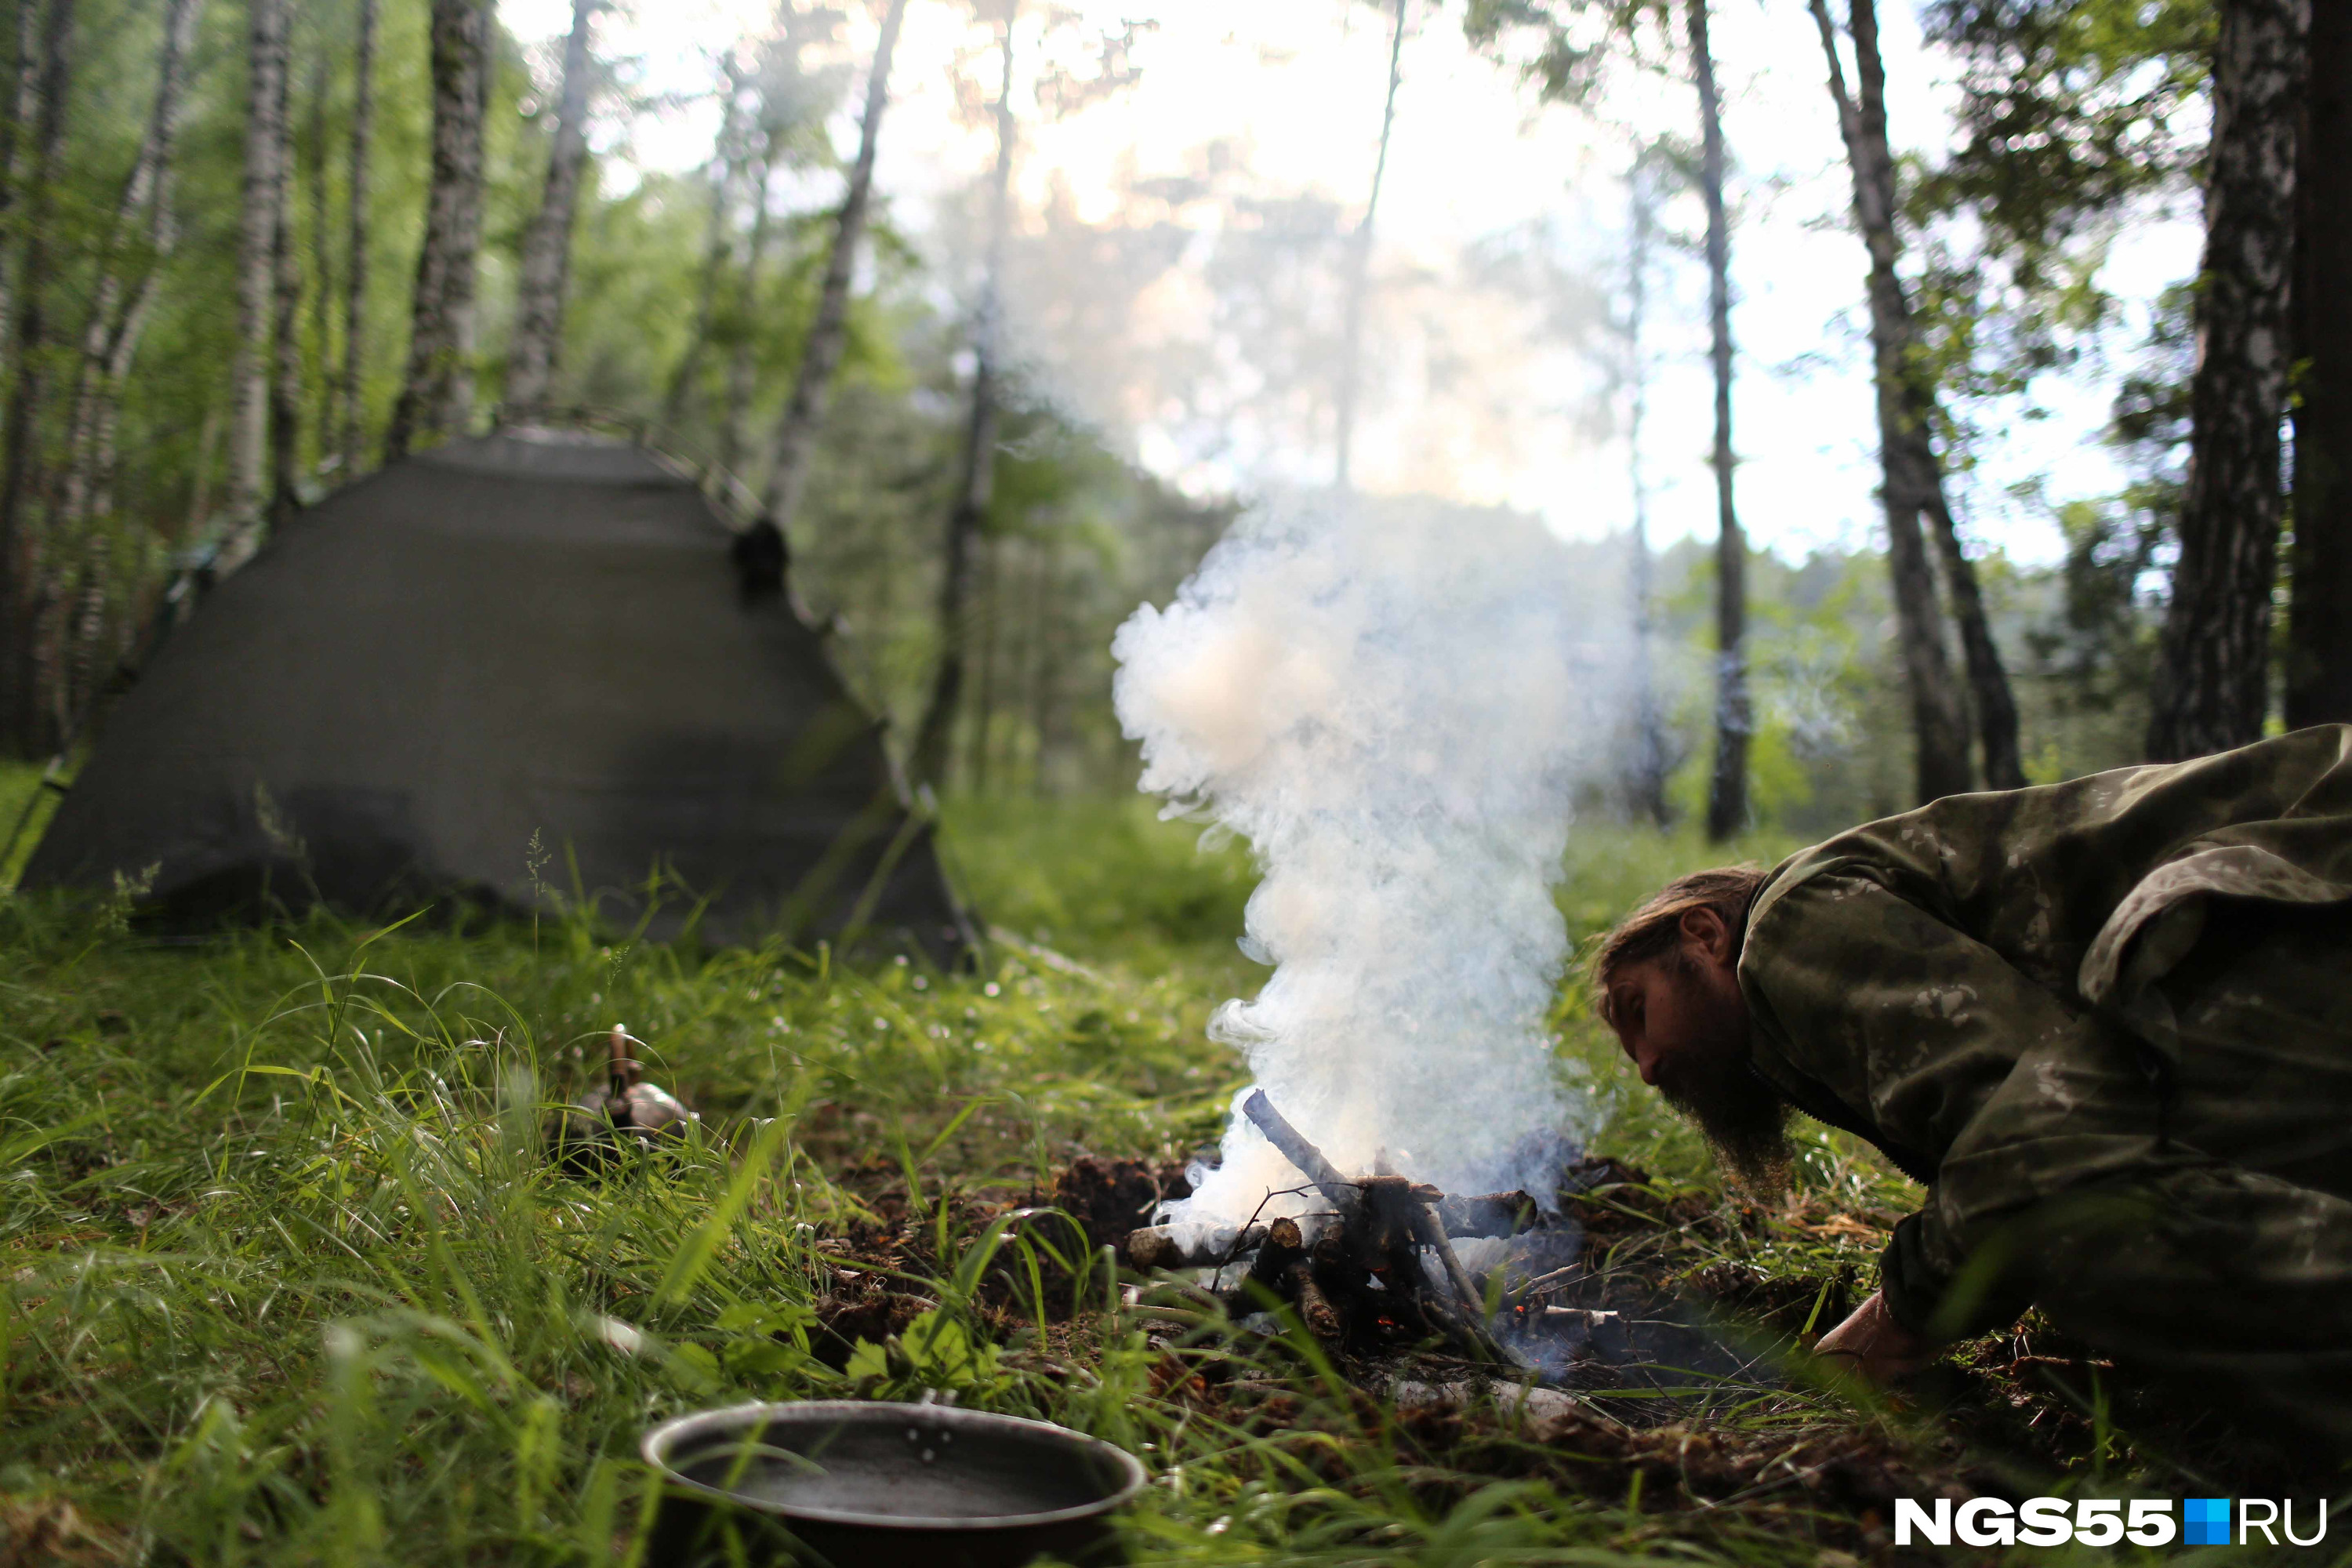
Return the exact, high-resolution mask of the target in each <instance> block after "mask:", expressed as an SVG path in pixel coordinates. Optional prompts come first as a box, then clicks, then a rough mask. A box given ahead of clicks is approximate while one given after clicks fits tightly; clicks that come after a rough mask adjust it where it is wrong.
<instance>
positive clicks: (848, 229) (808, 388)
mask: <svg viewBox="0 0 2352 1568" xmlns="http://www.w3.org/2000/svg"><path fill="white" fill-rule="evenodd" d="M906 15H907V0H890V8H889V10H887V12H885V13H884V14H883V16H882V36H881V37H880V38H878V39H877V41H876V43H875V46H874V65H873V68H872V69H870V70H869V71H867V73H866V116H865V119H864V121H862V123H861V124H860V126H859V128H858V133H857V161H856V163H852V164H851V165H850V167H849V186H848V189H847V191H846V192H845V194H844V195H843V197H842V202H841V216H840V218H839V220H838V221H837V222H835V225H834V229H833V248H832V250H831V251H830V252H829V253H827V255H826V257H825V262H824V282H823V283H822V284H821V285H819V287H818V289H817V297H816V314H815V315H814V317H812V318H811V319H810V321H809V330H808V341H807V342H805V343H804V344H803V346H802V349H801V363H800V367H799V369H798V370H796V371H795V372H794V373H793V391H792V395H791V397H790V398H788V399H786V401H785V403H784V412H783V415H782V417H781V418H780V419H778V421H777V422H776V450H775V458H774V463H773V466H772V467H771V468H770V469H769V470H768V488H767V495H766V498H765V503H764V505H763V507H762V509H761V510H764V511H765V512H766V513H767V516H768V521H771V522H772V523H774V524H775V525H776V527H777V529H778V530H780V531H782V533H783V535H784V537H785V538H786V539H790V538H791V537H792V525H793V516H794V514H796V513H797V512H798V511H799V510H800V504H801V493H802V491H803V489H806V487H807V484H808V464H809V453H810V448H811V447H814V445H815V442H816V434H817V430H818V428H819V427H820V426H822V425H823V424H824V406H825V395H826V394H827V393H828V392H829V391H830V390H831V389H832V386H833V374H834V372H835V369H837V368H838V367H839V365H840V363H841V352H842V349H843V347H844V346H845V344H846V343H847V342H848V341H849V283H850V277H851V274H852V272H853V271H854V270H855V269H856V263H857V247H858V244H859V242H860V241H861V240H862V239H863V238H864V237H865V235H866V209H867V205H868V203H869V201H870V200H871V197H872V195H873V190H874V154H875V150H876V148H877V146H878V145H879V144H880V140H881V135H882V110H884V109H885V108H886V107H887V105H888V103H889V101H890V54H891V51H892V50H893V49H894V48H896V47H898V25H899V23H900V22H901V21H903V20H904V19H905V18H906Z"/></svg>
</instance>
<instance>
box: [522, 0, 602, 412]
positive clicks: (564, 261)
mask: <svg viewBox="0 0 2352 1568" xmlns="http://www.w3.org/2000/svg"><path fill="white" fill-rule="evenodd" d="M600 4H601V0H572V33H571V36H570V37H567V38H565V39H564V41H563V82H562V88H561V89H559V91H558V95H557V100H556V111H555V137H554V141H553V142H552V144H551V146H550V147H549V148H548V153H547V183H546V184H545V185H543V186H542V187H541V191H540V197H539V211H538V212H536V213H534V214H532V215H531V220H530V228H528V229H527V230H525V231H524V233H523V237H522V280H521V284H520V290H519V297H518V298H517V299H516V300H515V334H514V347H513V349H512V351H511V352H510V353H509V354H508V356H507V386H506V401H507V402H508V403H509V404H511V405H514V406H515V407H517V408H523V409H530V408H537V407H539V406H541V405H543V404H544V403H546V401H547V389H548V384H549V382H550V381H551V378H552V377H553V376H554V374H555V366H556V362H557V361H558V359H560V358H561V357H562V352H563V307H564V300H565V296H566V295H567V294H568V293H569V292H570V289H571V281H572V222H573V216H574V214H575V213H576V211H577V210H578V207H579V204H580V175H581V171H582V170H583V168H585V167H586V165H587V163H588V88H589V80H590V78H591V76H592V75H593V71H594V62H593V60H591V59H590V58H589V55H588V34H589V29H590V27H591V26H592V25H593V22H594V19H595V16H596V12H597V9H598V7H599V5H600Z"/></svg>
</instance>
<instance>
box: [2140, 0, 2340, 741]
mask: <svg viewBox="0 0 2352 1568" xmlns="http://www.w3.org/2000/svg"><path fill="white" fill-rule="evenodd" d="M2310 17H2311V7H2310V4H2309V0H2221V34H2220V37H2219V39H2218V40H2217V41H2216V43H2215V45H2214V49H2213V144H2212V151H2211V153H2210V158H2209V161H2208V167H2209V173H2208V174H2207V176H2206V182H2205V256H2204V262H2203V265H2202V267H2201V268H2200V271H2199V276H2198V289H2197V299H2196V312H2197V342H2198V354H2197V368H2196V372H2195V374H2194V376H2193V378H2192V379H2191V382H2190V385H2189V418H2190V423H2191V434H2190V437H2189V473H2188V480H2187V485H2186V489H2185V493H2184V494H2183V496H2182V499H2181V507H2180V524H2179V527H2180V558H2179V563H2178V564H2177V565H2175V567H2174V568H2173V574H2172V603H2171V605H2170V608H2169V609H2168V612H2167V614H2166V616H2165V623H2164V635H2163V640H2162V642H2161V644H2160V645H2159V648H2158V661H2157V676H2156V690H2155V700H2154V704H2153V711H2152V714H2151V717H2150V721H2149V724H2148V735H2147V754H2148V756H2149V757H2150V758H2151V759H2153V760H2156V761H2168V760H2171V759H2175V758H2180V757H2193V756H2198V755H2201V754H2202V753H2204V752H2218V751H2222V750H2225V749H2227V748H2229V747H2231V746H2241V745H2244V744H2246V743H2247V742H2251V741H2254V740H2257V739H2259V738H2260V737H2261V735H2262V732H2263V717H2264V715H2265V713H2266V712H2267V710H2268V708H2269V699H2270V629H2271V592H2272V586H2273V582H2274V580H2275V577H2276V574H2277V556H2278V536H2279V523H2280V518H2281V512H2282V497H2281V492H2280V484H2279V458H2280V446H2279V420H2280V416H2281V414H2282V412H2283V411H2284V408H2285V405H2286V393H2287V370H2288V363H2289V362H2288V353H2289V344H2288V340H2287V299H2288V280H2289V279H2290V277H2291V275H2292V263H2293V258H2294V171H2295V124H2296V111H2297V109H2298V107H2299V104H2300V100H2301V98H2302V93H2303V88H2304V81H2305V74H2304V69H2305V57H2304V47H2305V29H2306V28H2307V26H2309V23H2310ZM2337 635H2339V636H2340V635H2341V633H2340V631H2339V632H2338V634H2337Z"/></svg>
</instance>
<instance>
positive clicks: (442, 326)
mask: <svg viewBox="0 0 2352 1568" xmlns="http://www.w3.org/2000/svg"><path fill="white" fill-rule="evenodd" d="M488 30H489V16H488V8H487V0H433V14H432V50H433V177H432V183H431V184H430V186H429V187H428V188H427V191H426V194H425V244H424V247H423V248H421V249H420V250H419V251H418V252H417V256H416V282H415V289H414V291H413V292H412V294H411V296H410V301H409V329H408V366H407V372H406V374H405V375H404V377H403V380H402V384H401V389H400V400H399V401H398V402H397V403H396V404H394V405H393V412H392V427H391V429H390V430H389V431H388V432H386V434H385V437H384V455H385V457H387V458H403V457H405V456H407V454H408V452H409V449H410V448H411V447H413V446H414V445H415V443H416V442H417V440H418V439H419V438H420V437H439V438H446V437H456V436H462V435H463V434H465V432H466V428H467V425H468V424H469V423H470V422H471V420H472V417H473V406H474V369H473V353H474V277H475V265H476V260H477V258H478V252H479V250H480V248H481V238H482V113H483V109H484V106H485V101H486V99H487V97H488V75H489V63H488V55H489V51H488Z"/></svg>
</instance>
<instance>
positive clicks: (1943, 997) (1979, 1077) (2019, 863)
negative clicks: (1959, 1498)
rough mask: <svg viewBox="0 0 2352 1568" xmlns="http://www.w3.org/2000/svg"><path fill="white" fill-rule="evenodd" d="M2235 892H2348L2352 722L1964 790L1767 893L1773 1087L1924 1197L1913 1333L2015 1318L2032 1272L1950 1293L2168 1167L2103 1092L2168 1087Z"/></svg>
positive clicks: (1909, 1234)
mask: <svg viewBox="0 0 2352 1568" xmlns="http://www.w3.org/2000/svg"><path fill="white" fill-rule="evenodd" d="M2217 896H2218V897H2221V898H2227V899H2233V900H2260V901H2263V902H2265V903H2269V904H2274V905H2275V904H2289V905H2294V904H2300V905H2313V904H2335V903H2337V902H2339V901H2341V900H2352V728H2347V727H2341V726H2326V727H2321V728H2315V729H2310V730H2304V731H2297V732H2295V733H2294V734H2291V735H2285V736H2282V737H2280V738H2277V739H2275V740H2269V741H2264V742H2259V743H2257V744H2255V745H2252V746H2247V747H2243V748H2242V749H2240V750H2238V751H2234V752H2224V753H2221V754H2220V755H2217V756H2211V757H2205V758H2200V759H2199V760H2197V761H2194V762H2189V763H2173V764H2167V765H2158V766H2148V767H2137V768H2123V769H2118V770H2116V772H2113V773H2098V774H2095V775H2093V776H2091V777H2088V778H2081V779H2075V780H2073V781H2071V782H2069V783H2066V784H2052V785H2046V786H2042V787H2038V788H2032V789H2022V790H2011V791H2003V792H1999V793H1987V794H1979V795H1954V796H1950V797H1948V798H1946V799H1943V800H1939V801H1937V802H1936V803H1934V804H1933V805H1927V806H1925V807H1922V808H1921V809H1919V810H1917V811H1914V812H1910V813H1907V814H1906V815H1904V816H1894V817H1889V818H1886V819H1885V820H1884V821H1880V822H1874V823H1869V824H1866V825H1864V826H1860V827H1857V828H1854V829H1853V830H1852V831H1850V832H1847V833H1844V834H1841V835H1840V836H1838V837H1835V838H1832V839H1830V840H1829V841H1827V842H1826V843H1822V844H1818V845H1815V846H1814V847H1811V848H1810V849H1806V850H1804V851H1802V852H1801V853H1799V854H1797V855H1794V856H1792V857H1790V858H1789V859H1787V860H1786V861H1783V862H1782V863H1781V864H1780V866H1778V867H1776V868H1773V870H1772V872H1771V873H1770V875H1769V877H1768V878H1767V879H1765V881H1764V884H1763V886H1762V887H1761V888H1760V889H1759V891H1758V893H1757V895H1756V898H1755V900H1754V901H1753V903H1752V904H1751V905H1750V906H1749V911H1748V928H1747V934H1746V939H1745V945H1744V947H1743V950H1742V952H1741V956H1740V961H1739V982H1740V987H1741V989H1742V991H1743V992H1744V993H1745V994H1746V996H1747V999H1748V1007H1749V1010H1750V1012H1751V1014H1752V1015H1753V1018H1754V1037H1753V1038H1754V1049H1755V1067H1756V1070H1757V1072H1758V1073H1759V1075H1760V1076H1761V1077H1762V1078H1764V1079H1766V1080H1768V1081H1769V1083H1770V1084H1771V1085H1772V1087H1773V1088H1774V1089H1777V1090H1778V1091H1779V1092H1780V1094H1781V1095H1782V1096H1783V1097H1784V1098H1786V1099H1787V1100H1789V1101H1790V1103H1791V1104H1793V1105H1794V1106H1796V1107H1797V1108H1798V1109H1799V1110H1804V1111H1806V1112H1809V1113H1811V1115H1813V1116H1815V1117H1818V1118H1819V1119H1820V1120H1822V1121H1827V1122H1829V1123H1831V1124H1832V1125H1834V1126H1838V1127H1843V1128H1845V1129H1847V1130H1848V1131H1853V1132H1855V1133H1858V1134H1859V1135H1861V1136H1863V1137H1864V1138H1866V1139H1868V1140H1869V1141H1870V1142H1873V1143H1874V1144H1876V1145H1877V1146H1878V1147H1879V1148H1880V1149H1881V1150H1882V1151H1884V1152H1885V1154H1886V1155H1887V1156H1888V1157H1889V1158H1890V1159H1891V1160H1893V1161H1894V1162H1895V1164H1896V1165H1898V1166H1900V1167H1901V1168H1902V1169H1903V1170H1904V1171H1905V1172H1906V1173H1908V1174H1909V1175H1911V1176H1912V1177H1913V1178H1914V1179H1915V1180H1917V1181H1919V1182H1922V1183H1925V1184H1927V1187H1928V1194H1927V1202H1926V1204H1925V1205H1923V1206H1922V1208H1921V1210H1920V1212H1919V1213H1918V1214H1916V1215H1913V1216H1911V1217H1910V1218H1909V1219H1906V1220H1905V1221H1904V1222H1903V1223H1902V1224H1901V1225H1900V1226H1897V1228H1896V1231H1895V1238H1894V1240H1893V1241H1892V1242H1891V1243H1890V1244H1889V1246H1888V1247H1887V1249H1886V1253H1885V1258H1884V1259H1883V1262H1882V1288H1883V1289H1885V1292H1886V1295H1887V1301H1888V1305H1889V1306H1890V1307H1891V1308H1892V1309H1893V1310H1894V1312H1895V1316H1896V1318H1897V1319H1898V1320H1899V1321H1903V1322H1905V1323H1906V1324H1908V1325H1910V1326H1911V1327H1913V1328H1915V1329H1924V1328H1927V1327H1929V1326H1930V1325H1931V1324H1934V1325H1936V1326H1938V1327H1941V1328H1944V1329H1946V1330H1949V1331H1958V1330H1970V1331H1973V1330H1979V1329H1987V1328H1991V1327H1995V1326H1998V1325H2000V1323H2002V1322H2004V1321H2010V1320H2013V1319H2014V1317H2015V1316H2016V1314H2017V1312H2018V1311H2019V1310H2021V1309H2022V1307H2023V1306H2024V1305H2025V1303H2026V1302H2027V1300H2031V1299H2032V1295H2033V1286H2032V1269H2031V1268H2030V1267H2029V1268H2008V1269H2007V1270H2006V1272H2005V1273H2004V1272H2003V1270H2002V1269H2001V1268H1990V1269H1987V1268H1978V1269H1972V1270H1970V1271H1969V1275H1968V1279H1969V1289H1967V1290H1960V1291H1955V1290H1953V1289H1952V1287H1953V1285H1954V1283H1955V1280H1956V1279H1958V1278H1959V1277H1960V1276H1961V1272H1962V1270H1963V1268H1964V1266H1966V1265H1967V1264H1968V1263H1969V1260H1970V1258H1971V1257H1972V1256H1977V1255H1979V1254H1980V1252H1982V1251H1983V1250H1985V1249H1986V1244H1987V1242H1988V1241H1989V1240H1990V1238H1992V1237H1994V1236H1995V1235H1996V1234H1997V1233H1999V1232H2000V1230H2001V1227H2002V1226H2004V1225H2005V1224H2006V1223H2007V1222H2009V1221H2011V1220H2013V1219H2016V1218H2018V1217H2019V1216H2020V1215H2023V1214H2026V1213H2027V1212H2029V1211H2031V1210H2032V1209H2033V1208H2034V1206H2035V1205H2037V1204H2041V1203H2042V1201H2043V1200H2046V1199H2049V1198H2052V1197H2054V1196H2057V1195H2059V1194H2065V1193H2068V1192H2070V1191H2075V1190H2080V1189H2083V1188H2084V1187H2085V1186H2086V1184H2109V1185H2112V1184H2117V1183H2123V1184H2128V1183H2130V1182H2131V1181H2133V1180H2134V1179H2135V1178H2136V1176H2137V1175H2138V1174H2139V1173H2142V1171H2143V1169H2144V1168H2147V1167H2152V1166H2153V1165H2155V1164H2157V1163H2160V1162H2161V1160H2162V1158H2163V1150H2164V1137H2163V1131H2162V1128H2161V1125H2160V1122H2157V1123H2154V1124H2151V1125H2150V1126H2149V1127H2148V1128H2147V1135H2146V1136H2145V1137H2141V1136H2138V1135H2137V1133H2136V1132H2134V1131H2133V1126H2136V1125H2137V1124H2136V1123H2134V1124H2133V1126H2126V1127H2125V1128H2124V1130H2123V1131H2124V1134H2125V1135H2121V1136H2118V1135H2116V1131H2117V1130H2116V1125H2115V1118H2114V1117H2113V1116H2111V1115H2109V1116H2105V1119H2104V1120H2102V1113H2101V1112H2100V1111H2099V1110H2096V1109H2086V1108H2085V1104H2084V1097H2085V1096H2086V1095H2090V1096H2093V1097H2094V1098H2098V1099H2103V1100H2108V1101H2112V1100H2118V1099H2121V1100H2128V1099H2131V1098H2132V1095H2131V1094H2130V1093H2129V1092H2127V1089H2126V1090H2119V1089H2117V1087H2116V1086H2117V1085H2118V1084H2125V1085H2126V1086H2127V1087H2128V1085H2129V1083H2130V1079H2128V1078H2126V1077H2120V1076H2119V1075H2118V1073H2117V1071H2116V1063H2117V1062H2118V1061H2119V1060H2125V1061H2129V1062H2132V1063H2135V1064H2136V1065H2137V1068H2139V1070H2141V1071H2144V1072H2145V1073H2146V1074H2147V1078H2148V1079H2149V1081H2150V1082H2151V1083H2157V1082H2160V1080H2161V1079H2162V1078H2163V1075H2164V1073H2165V1071H2166V1066H2167V1058H2168V1053H2171V1052H2173V1051H2175V1050H2176V1049H2177V1042H2176V1039H2175V1037H2174V1035H2173V1032H2172V1030H2171V1027H2170V1024H2169V1018H2170V1012H2169V1004H2168V1002H2167V1000H2166V997H2165V994H2164V992H2163V990H2162V989H2161V987H2160V986H2159V984H2158V982H2159V981H2161V980H2162V978H2163V977H2164V976H2165V975H2166V974H2167V973H2169V972H2170V971H2171V970H2172V969H2173V968H2174V966H2175V965H2176V964H2179V963H2180V962H2181V961H2182V960H2183V959H2184V958H2186V957H2187V956H2188V955H2189V953H2190V952H2191V951H2192V950H2193V949H2194V948H2195V947H2196V945H2197V943H2198V942H2199V941H2200V934H2201V933H2202V932H2203V931H2204V929H2205V921H2206V917H2207V914H2208V912H2209V910H2210V908H2211V907H2212V906H2213V900H2214V899H2215V898H2216V897H2217ZM2347 989H2352V988H2347ZM2093 1085H2095V1086H2100V1087H2098V1088H2095V1089H2093V1088H2086V1087H2085V1086H2093ZM2334 1114H2336V1116H2338V1117H2340V1116H2342V1115H2343V1114H2344V1112H2343V1111H2342V1110H2341V1109H2338V1110H2336V1111H2335V1112H2334ZM2094 1123H2098V1125H2096V1126H2095V1125H2094ZM2094 1134H2095V1135H2094ZM2029 1261H2030V1260H2029Z"/></svg>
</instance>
